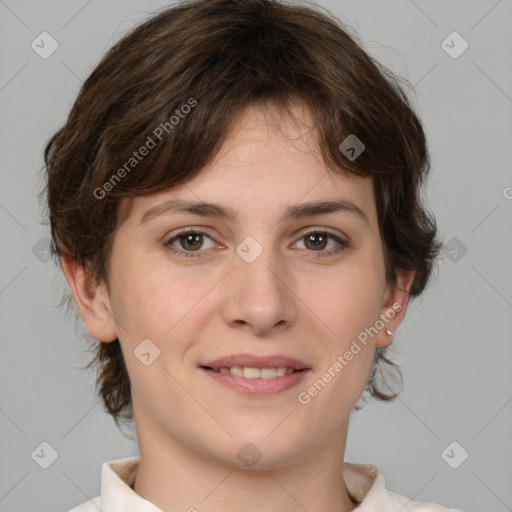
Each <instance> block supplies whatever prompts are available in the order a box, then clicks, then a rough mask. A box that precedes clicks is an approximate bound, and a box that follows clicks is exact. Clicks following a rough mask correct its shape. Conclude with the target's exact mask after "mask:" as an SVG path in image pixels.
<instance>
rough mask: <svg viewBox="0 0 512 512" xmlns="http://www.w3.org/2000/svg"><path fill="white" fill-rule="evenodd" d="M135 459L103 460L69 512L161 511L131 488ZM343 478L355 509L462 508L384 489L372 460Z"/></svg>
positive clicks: (414, 511)
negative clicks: (92, 486)
mask: <svg viewBox="0 0 512 512" xmlns="http://www.w3.org/2000/svg"><path fill="white" fill-rule="evenodd" d="M139 462H140V456H139V455H136V456H133V457H125V458H123V459H117V460H113V461H110V462H104V463H103V466H102V469H101V495H100V496H97V497H96V498H94V499H92V500H89V501H86V502H85V503H82V505H80V506H78V507H75V508H74V509H72V510H71V511H69V512H98V510H100V511H102V512H164V511H163V510H162V509H160V508H158V507H157V506H156V505H154V504H153V503H151V502H150V501H148V500H146V499H144V498H143V497H142V496H139V495H138V494H137V493H136V492H135V491H134V490H133V489H132V488H131V486H132V485H133V482H134V479H135V473H136V471H137V468H138V465H139ZM344 479H345V485H346V487H347V490H348V492H349V494H350V495H351V498H352V499H354V500H356V501H358V502H359V505H358V506H357V507H356V508H355V509H354V510H356V511H357V512H398V511H400V512H462V511H460V510H456V509H452V508H450V509H448V508H445V507H442V506H441V505H437V504H435V503H430V502H429V503H427V502H424V501H411V500H410V499H408V498H406V497H405V496H402V495H400V494H397V493H395V492H392V491H389V490H387V489H386V487H385V483H384V476H383V475H382V473H381V472H380V471H379V469H378V468H377V467H376V466H374V465H373V464H354V463H352V462H347V461H345V468H344Z"/></svg>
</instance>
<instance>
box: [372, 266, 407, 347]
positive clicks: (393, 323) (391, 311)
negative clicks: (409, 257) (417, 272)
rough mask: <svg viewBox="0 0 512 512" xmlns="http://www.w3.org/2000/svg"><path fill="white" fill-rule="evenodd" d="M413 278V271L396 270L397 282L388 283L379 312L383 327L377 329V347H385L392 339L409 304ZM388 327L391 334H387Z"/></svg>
mask: <svg viewBox="0 0 512 512" xmlns="http://www.w3.org/2000/svg"><path fill="white" fill-rule="evenodd" d="M413 279H414V271H401V272H397V284H395V285H388V286H387V289H386V295H385V297H384V303H383V306H382V309H381V313H380V319H381V320H382V322H383V324H384V327H383V328H382V329H379V333H378V334H377V338H376V346H377V347H387V346H389V345H391V342H392V341H393V334H394V333H395V331H396V330H397V329H398V326H399V325H400V323H401V322H402V320H403V319H404V316H405V312H406V311H407V306H408V304H409V289H410V288H411V285H412V282H413ZM386 329H389V330H390V331H391V332H392V333H393V334H388V333H387V332H386Z"/></svg>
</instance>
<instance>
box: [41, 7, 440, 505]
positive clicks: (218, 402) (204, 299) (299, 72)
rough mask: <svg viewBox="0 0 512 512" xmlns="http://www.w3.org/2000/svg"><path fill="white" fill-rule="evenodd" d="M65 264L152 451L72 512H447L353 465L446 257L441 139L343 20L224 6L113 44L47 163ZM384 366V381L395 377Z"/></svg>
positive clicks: (105, 385)
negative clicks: (404, 330)
mask: <svg viewBox="0 0 512 512" xmlns="http://www.w3.org/2000/svg"><path fill="white" fill-rule="evenodd" d="M45 157H46V168H47V179H48V186H47V194H48V205H49V211H50V221H51V227H52V237H53V247H52V250H53V253H54V255H55V256H56V257H57V258H58V260H59V261H60V262H61V264H62V269H63V271H64V273H65V275H66V278H67V281H68V283H69V286H70V289H71V291H72V293H73V296H74V300H75V302H76V305H77V306H78V309H79V311H80V314H81V316H82V318H83V320H84V323H85V325H86V327H87V329H88V331H89V333H90V334H91V335H92V336H93V337H94V338H95V339H96V340H98V344H97V353H96V356H95V359H94V360H93V361H91V364H96V365H97V366H98V369H99V373H98V380H97V384H98V387H99V393H100V396H101V397H102V399H103V402H104V405H105V408H106V410H107V411H108V412H109V413H110V414H111V415H112V416H113V418H114V419H115V421H116V422H117V423H118V424H119V422H120V421H130V420H132V419H134V421H135V426H136V430H137V437H138V442H139V447H140V456H138V457H128V458H125V459H119V460H117V461H110V462H107V463H105V464H104V465H103V473H102V491H101V496H98V497H97V498H95V499H94V500H92V501H89V502H86V503H84V504H83V505H81V506H80V507H78V508H76V509H74V511H89V510H95V509H96V508H97V507H99V508H100V509H101V510H103V511H104V512H109V511H113V510H119V507H121V506H122V509H123V510H125V511H127V510H130V511H142V510H144V511H150V510H151V511H153V510H155V511H156V510H168V511H170V510H189V511H194V510H199V511H202V510H205V511H211V512H216V511H220V510H222V511H226V510H238V509H239V508H241V507H243V508H244V510H246V511H247V512H250V511H253V510H261V509H262V508H264V509H265V510H267V511H276V512H277V511H279V512H282V511H290V512H291V511H296V510H297V511H298V510H307V511H308V512H317V511H320V510H322V511H325V510H337V511H343V512H346V511H350V510H354V509H357V510H358V511H361V512H365V511H368V512H369V511H392V510H393V511H395V510H403V511H404V512H405V511H419V510H422V511H426V510H428V511H446V510H449V509H446V508H444V507H442V506H441V505H436V504H434V503H423V502H422V503H420V502H417V501H411V500H409V499H408V498H406V497H404V496H400V495H398V494H397V493H394V492H392V491H390V490H388V489H386V487H385V483H384V478H383V476H382V474H381V472H380V471H379V469H378V468H377V467H375V466H373V465H371V464H352V463H349V462H344V460H343V455H344V452H345V445H346V439H347V431H348V423H349V416H350V413H351V411H352V410H353V409H354V408H357V401H358V399H359V398H360V397H361V394H362V393H363V392H364V391H365V390H366V391H367V392H369V393H370V394H371V395H373V396H374V397H376V398H378V399H380V400H391V399H393V398H394V397H395V396H396V395H397V393H394V392H389V391H388V392H386V385H385V384H386V383H385V382H384V381H383V380H382V379H381V378H379V376H380V375H381V374H382V370H383V368H384V366H385V365H388V366H389V368H390V369H391V370H392V369H393V366H392V363H391V361H389V360H388V359H387V358H386V357H385V349H386V347H388V346H389V345H390V344H391V342H392V340H393V335H394V332H395V331H396V329H397V328H398V326H399V325H400V323H401V321H402V320H403V318H404V315H405V313H406V309H407V305H408V301H409V299H410V298H411V297H416V296H418V295H420V294H421V293H422V291H423V290H424V289H425V287H426V285H427V282H428V279H429V276H430V274H431V270H432V267H433V264H434V261H435V258H436V256H437V254H438V251H439V242H438V241H437V239H436V226H435V221H434V219H433V217H432V216H431V215H430V214H429V213H428V211H427V210H426V209H425V208H424V207H423V205H422V202H421V197H420V186H421V185H422V183H423V182H424V180H425V178H426V176H427V173H428V169H429V158H428V151H427V146H426V141H425V136H424V132H423V129H422V127H421V124H420V121H419V120H418V118H417V116H416V115H415V113H414V111H413V109H412V108H411V106H410V104H409V103H408V100H407V98H406V96H405V94H404V93H403V92H402V90H401V88H400V86H399V85H398V83H397V81H396V79H395V78H394V77H393V75H392V74H391V73H390V72H388V71H387V70H386V69H385V68H383V67H382V66H379V65H378V64H377V63H376V62H374V61H373V60H372V59H371V58H370V57H369V56H368V55H367V54H366V53H365V52H364V51H363V50H362V49H361V47H360V46H359V45H358V44H357V43H356V41H355V39H354V37H351V36H350V35H349V34H348V32H347V29H346V28H343V27H342V26H341V24H340V23H339V22H336V21H333V20H332V17H331V18H330V17H328V16H327V15H326V14H323V13H321V12H319V11H318V10H313V9H309V8H305V7H298V6H288V5H285V4H281V3H279V2H277V1H273V0H261V1H256V0H207V1H192V2H186V3H182V4H179V5H177V6H174V7H172V8H169V9H166V10H164V11H162V12H161V13H159V14H157V15H155V16H154V17H152V18H151V19H149V20H148V21H146V22H145V23H143V24H142V25H140V26H139V27H137V28H135V29H134V30H133V31H132V32H130V33H129V34H128V35H126V36H125V37H124V38H123V39H122V40H121V41H119V42H118V43H117V44H116V45H115V46H114V47H113V48H112V49H111V50H110V51H109V52H108V53H107V54H106V56H105V57H104V58H103V60H102V61H101V62H100V63H99V65H98V66H97V67H96V69H95V70H94V71H93V72H92V74H91V75H90V77H89V78H88V79H87V80H86V82H85V83H84V86H83V88H82V90H81V91H80V94H79V96H78V98H77V100H76V102H75V104H74V106H73V108H72V110H71V113H70V115H69V118H68V120H67V122H66V124H65V126H64V127H63V128H62V129H61V130H59V131H58V132H57V133H56V134H55V135H54V136H53V138H52V139H51V140H50V141H49V143H48V145H47V148H46V153H45ZM384 369H385V368H384Z"/></svg>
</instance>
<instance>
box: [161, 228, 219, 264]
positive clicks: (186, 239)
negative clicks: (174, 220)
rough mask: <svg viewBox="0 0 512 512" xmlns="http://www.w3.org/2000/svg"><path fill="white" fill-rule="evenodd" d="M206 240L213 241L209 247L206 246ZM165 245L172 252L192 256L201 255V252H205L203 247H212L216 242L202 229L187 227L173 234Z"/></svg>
mask: <svg viewBox="0 0 512 512" xmlns="http://www.w3.org/2000/svg"><path fill="white" fill-rule="evenodd" d="M205 240H210V241H211V242H210V246H209V247H204V244H205ZM165 245H166V246H167V247H168V249H170V250H171V251H172V252H174V253H176V254H178V255H180V256H184V257H189V258H190V257H194V256H201V253H203V252H205V251H204V250H203V249H211V248H212V247H214V246H215V243H214V242H213V240H212V238H211V237H210V236H209V235H207V234H206V233H203V232H202V231H197V230H194V229H186V230H183V231H180V232H179V233H177V234H176V235H175V236H173V237H172V238H171V239H170V240H169V241H168V242H167V243H166V244H165ZM194 253H195V254H194Z"/></svg>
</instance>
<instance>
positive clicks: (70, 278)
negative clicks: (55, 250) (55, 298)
mask: <svg viewBox="0 0 512 512" xmlns="http://www.w3.org/2000/svg"><path fill="white" fill-rule="evenodd" d="M61 263H62V269H63V270H64V275H65V276H66V280H67V282H68V284H69V287H70V288H71V291H72V292H73V296H74V298H75V302H76V305H77V306H78V309H79V311H80V314H81V315H82V319H83V321H84V323H85V326H86V327H87V330H88V331H89V334H90V335H91V336H92V337H93V338H96V339H97V340H99V341H114V340H115V339H116V338H117V331H116V328H115V327H116V325H115V321H114V317H113V316H112V313H111V310H110V300H109V297H108V293H107V290H106V286H105V285H104V284H97V283H96V280H95V279H94V278H93V276H92V273H91V272H90V271H88V270H87V269H85V268H84V267H83V266H82V265H81V264H80V263H79V262H77V261H76V260H73V259H71V258H64V257H61Z"/></svg>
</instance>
